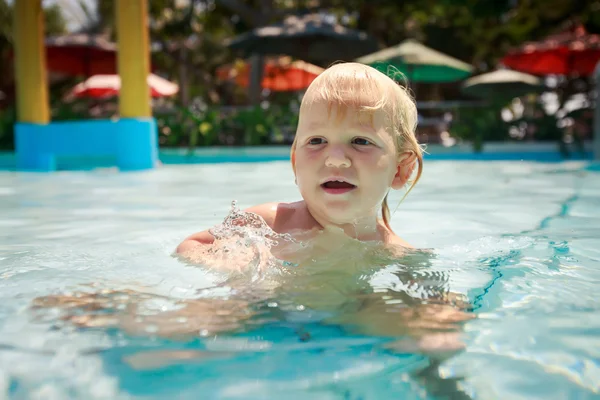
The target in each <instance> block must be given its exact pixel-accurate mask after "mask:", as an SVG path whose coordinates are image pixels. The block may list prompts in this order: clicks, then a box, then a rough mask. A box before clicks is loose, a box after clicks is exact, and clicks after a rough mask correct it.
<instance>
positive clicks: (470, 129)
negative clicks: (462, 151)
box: [450, 106, 509, 152]
mask: <svg viewBox="0 0 600 400" xmlns="http://www.w3.org/2000/svg"><path fill="white" fill-rule="evenodd" d="M500 111H501V106H490V107H485V108H481V107H478V108H461V109H460V111H456V112H455V121H453V123H452V127H451V130H450V132H451V134H452V136H454V137H456V138H459V139H462V140H465V141H468V142H471V143H472V144H473V150H475V151H477V152H479V151H481V150H482V149H483V143H484V142H486V141H503V140H506V139H508V138H509V136H508V130H509V124H507V123H506V122H504V121H503V120H502V118H500Z"/></svg>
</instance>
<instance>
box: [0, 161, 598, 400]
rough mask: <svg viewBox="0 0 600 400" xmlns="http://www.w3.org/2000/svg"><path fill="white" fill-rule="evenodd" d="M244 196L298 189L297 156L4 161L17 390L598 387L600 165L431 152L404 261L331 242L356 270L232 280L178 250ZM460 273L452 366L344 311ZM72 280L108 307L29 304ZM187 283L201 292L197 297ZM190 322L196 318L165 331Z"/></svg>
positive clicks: (9, 374) (1, 209) (433, 286)
mask: <svg viewBox="0 0 600 400" xmlns="http://www.w3.org/2000/svg"><path fill="white" fill-rule="evenodd" d="M400 195H401V194H400V193H398V194H396V195H395V197H393V198H392V202H391V204H392V205H393V204H396V203H397V200H399V199H400ZM233 199H237V200H238V205H239V206H240V207H241V208H244V207H247V206H251V205H254V204H258V203H263V202H267V201H295V200H297V199H298V193H297V189H296V187H295V185H294V180H293V177H292V173H291V170H290V168H289V165H288V164H287V163H285V162H273V163H256V164H218V165H188V166H168V167H163V168H160V169H158V170H155V171H151V172H143V173H132V174H119V173H115V172H114V171H111V170H106V171H97V172H85V173H78V172H61V173H56V174H51V175H45V174H16V173H10V172H3V173H0V296H1V301H0V398H11V399H13V398H14V399H30V398H39V399H68V398H80V399H100V398H101V399H120V398H132V399H137V398H140V399H150V398H152V399H154V398H157V399H158V398H178V399H197V398H206V399H211V398H240V399H263V398H269V399H277V398H286V399H306V398H311V399H313V398H314V399H387V398H403V399H413V398H415V399H418V398H419V399H420V398H444V397H443V396H446V397H445V398H457V399H458V398H473V399H535V398H539V399H566V398H569V399H592V398H598V396H600V302H599V301H598V300H597V298H598V296H597V291H598V289H599V288H600V272H599V271H600V269H599V268H600V262H599V260H600V250H599V249H600V207H599V206H600V174H598V173H593V172H587V171H585V170H584V169H582V165H581V164H575V163H573V164H536V163H522V162H485V163H479V162H430V163H428V164H427V165H426V169H425V174H424V176H423V179H422V181H421V182H420V183H419V184H418V186H417V188H416V189H415V190H414V191H413V192H412V193H411V194H410V195H409V197H408V198H407V199H406V200H405V201H404V202H403V203H402V204H401V206H400V207H399V208H398V210H397V211H396V213H395V214H394V217H393V221H392V226H393V227H394V229H395V231H396V232H397V233H399V234H400V235H401V236H402V237H403V238H404V239H405V240H407V241H409V242H411V243H412V244H413V245H415V246H418V247H420V248H426V249H429V250H430V251H429V252H418V253H415V254H412V255H409V256H407V257H405V258H401V259H397V260H393V259H390V258H386V256H382V255H381V254H378V253H377V252H376V251H373V249H370V248H360V247H356V246H355V247H354V248H353V249H347V250H348V252H347V254H346V257H348V260H350V259H351V260H354V262H349V261H348V260H346V259H344V258H343V256H342V255H340V254H338V255H335V256H334V257H337V259H331V260H330V261H331V265H337V264H340V263H342V264H343V262H347V265H348V269H347V270H346V272H344V270H343V269H340V268H339V266H337V267H336V268H333V267H332V268H330V269H328V268H327V267H325V268H321V269H317V268H316V265H318V263H317V264H315V265H313V266H312V269H306V270H301V269H299V268H300V267H301V266H294V265H293V264H287V263H284V262H281V263H278V262H276V263H274V264H269V267H271V268H267V269H266V271H267V272H265V269H263V270H260V269H258V268H254V269H252V268H250V269H251V270H252V271H254V272H257V273H256V274H254V275H252V274H251V276H246V277H245V278H247V280H246V281H244V279H245V278H244V279H236V280H235V281H231V280H228V278H227V276H225V275H224V274H216V273H211V272H208V271H207V270H206V269H203V268H201V267H196V266H191V265H189V264H186V263H184V262H182V261H180V260H178V259H176V258H174V257H172V256H171V254H172V252H173V250H174V248H175V247H176V245H177V244H178V243H179V242H180V241H181V240H182V239H183V238H184V237H185V236H187V235H188V234H190V233H192V232H195V231H198V230H202V229H206V228H209V227H211V226H215V225H218V224H219V223H221V222H222V221H223V220H224V218H225V217H226V216H227V215H228V213H229V212H230V205H231V201H232V200H233ZM240 237H243V235H242V236H239V235H238V237H237V239H239V238H240ZM237 239H236V240H237ZM246 239H248V238H247V237H246ZM253 240H254V241H253ZM257 241H258V242H259V244H264V243H265V242H260V239H256V238H255V239H252V240H250V242H251V243H250V245H251V247H252V245H253V244H256V243H257ZM234 251H235V250H234ZM253 251H254V250H253ZM361 252H362V253H365V254H367V253H368V254H367V255H366V256H364V257H362V256H361ZM369 252H371V253H369ZM219 256H220V257H222V261H224V262H226V261H227V259H226V257H227V256H225V255H224V254H219ZM263 256H264V255H263ZM263 256H261V255H260V254H259V255H258V256H257V257H258V258H256V259H255V261H256V260H258V261H256V262H255V264H252V265H255V266H256V265H259V264H261V260H263V261H264V258H262V259H261V258H260V257H263ZM361 257H362V258H361ZM356 260H359V261H356ZM270 261H272V260H270ZM317 261H318V260H317ZM328 262H329V260H328ZM385 264H387V265H385ZM263 266H264V265H263ZM294 268H296V269H294ZM303 271H309V272H310V274H309V273H306V272H303ZM244 282H246V283H247V284H246V285H245V286H244ZM110 290H113V291H116V292H110ZM448 290H449V291H452V292H455V293H462V294H464V295H466V296H467V297H468V300H469V302H470V304H471V307H470V309H471V311H467V312H469V313H470V312H472V313H474V314H475V315H477V317H478V318H476V319H473V320H470V321H468V322H466V323H464V325H463V331H464V332H465V342H466V349H465V350H464V351H463V352H460V353H458V354H456V355H454V356H452V357H450V358H448V359H446V360H445V361H444V362H443V363H442V364H441V366H440V367H439V368H437V370H438V374H437V375H439V376H438V378H437V379H433V378H432V379H429V378H425V379H423V378H422V376H423V372H422V371H423V370H424V369H425V368H426V366H427V365H428V364H429V359H428V357H427V356H424V355H420V354H417V353H411V352H408V351H389V348H388V347H386V344H389V343H390V338H389V336H388V337H386V336H385V335H379V334H375V333H373V334H366V333H365V331H366V330H368V329H369V328H368V327H367V328H365V329H353V328H352V327H351V326H350V325H351V324H348V321H345V322H344V321H343V316H344V313H346V315H350V316H352V315H353V314H352V313H357V310H358V309H359V307H358V306H356V305H355V304H354V303H353V302H352V301H348V299H350V300H353V299H355V298H356V297H357V296H358V295H365V294H366V295H375V296H377V295H381V296H383V295H389V296H388V298H389V299H391V300H396V301H399V300H398V299H401V300H402V301H401V302H403V303H410V301H409V300H407V299H417V300H415V303H418V299H425V298H427V297H428V296H435V295H436V294H438V292H439V293H441V292H445V291H448ZM73 293H91V294H92V296H91V297H88V298H86V297H85V296H84V295H80V296H81V297H80V299H83V300H82V301H84V302H85V301H86V299H87V300H89V299H90V298H91V299H92V306H89V304H88V307H87V308H86V306H85V304H83V305H81V304H79V305H78V306H77V307H75V306H73V307H72V308H71V309H70V310H69V313H70V315H69V317H70V319H65V318H64V317H65V311H64V307H62V308H61V307H49V303H48V301H51V300H47V302H46V303H42V305H43V306H44V305H45V307H41V308H39V309H36V308H35V307H32V304H38V305H40V303H39V302H40V300H39V298H40V297H42V298H43V297H44V296H51V295H64V294H67V295H68V294H73ZM357 293H358V294H357ZM36 299H38V300H36ZM48 299H53V297H50V298H48ZM36 301H37V303H36ZM185 301H191V302H195V303H193V304H194V305H195V307H196V308H194V307H192V308H190V309H189V310H188V312H186V313H183V312H182V311H181V310H182V304H185V303H184V302H185ZM220 301H221V302H223V303H219V302H220ZM411 301H412V300H411ZM236 302H238V303H236ZM239 302H241V303H239ZM389 303H392V304H393V302H392V301H390V302H389ZM215 304H216V305H215ZM221 304H226V306H225V307H221V306H220V305H221ZM240 304H241V305H240ZM245 304H251V305H253V309H254V311H256V315H249V314H247V311H246V307H245V306H244V305H245ZM50 305H52V304H50ZM71 305H72V304H71ZM63 306H64V304H63ZM388 306H389V304H388V305H386V306H385V307H388ZM344 307H346V308H344ZM385 307H384V308H383V312H386V311H389V310H391V309H390V308H385ZM359 311H360V310H359ZM379 311H381V309H380V310H379ZM336 314H337V315H336ZM211 315H214V316H215V317H214V318H210V316H211ZM340 315H341V317H342V318H341V320H342V322H340V323H339V324H336V323H334V320H335V317H336V316H337V317H339V316H340ZM389 315H390V316H389V317H388V319H389V320H390V321H394V320H393V318H396V317H395V316H394V314H393V313H390V314H389ZM119 318H121V319H119ZM350 318H354V317H350ZM115 321H116V323H114V322H115ZM86 324H87V325H94V324H96V325H97V327H96V328H89V327H87V328H83V327H82V325H86ZM181 327H183V328H188V332H186V335H184V336H182V337H179V338H176V339H174V338H165V337H164V335H162V334H163V333H165V332H164V331H165V330H167V331H168V330H169V329H171V330H173V331H177V330H178V329H180V328H181ZM355 328H356V327H355ZM359 328H360V327H359ZM183 330H185V329H183ZM166 333H169V332H166ZM171 333H172V332H171ZM165 354H166V355H167V356H166V357H165V356H164V355H165ZM436 396H437V397H436Z"/></svg>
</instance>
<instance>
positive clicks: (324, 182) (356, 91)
mask: <svg viewBox="0 0 600 400" xmlns="http://www.w3.org/2000/svg"><path fill="white" fill-rule="evenodd" d="M416 123H417V110H416V106H415V103H414V101H413V100H412V99H411V97H410V95H409V94H408V93H407V91H406V89H404V88H403V87H402V86H400V85H398V84H397V83H396V82H394V81H393V80H392V79H390V78H389V77H387V76H386V75H384V74H382V73H381V72H379V71H377V70H375V69H374V68H371V67H368V66H365V65H362V64H356V63H345V64H337V65H334V66H332V67H330V68H329V69H327V70H326V71H325V72H323V73H322V74H321V75H319V77H317V79H315V80H314V81H313V83H312V84H311V85H310V87H309V88H308V90H307V92H306V94H305V96H304V98H303V101H302V104H301V107H300V118H299V124H298V129H297V133H296V138H295V141H294V143H293V145H292V150H291V162H292V168H293V170H294V174H295V176H296V182H297V185H298V188H299V190H300V193H301V195H302V200H301V201H298V202H295V203H268V204H263V205H258V206H255V207H251V208H250V209H248V210H246V211H247V212H249V213H251V214H249V215H250V216H251V218H249V219H245V218H241V219H240V221H241V222H242V223H244V224H246V225H244V226H243V228H246V227H248V226H250V227H252V228H257V229H256V232H259V233H260V232H265V231H269V232H267V233H269V234H270V233H272V232H270V230H272V231H274V232H275V234H276V235H275V236H277V235H278V234H279V235H283V234H285V235H286V236H285V237H291V238H293V239H296V240H295V241H293V243H292V244H297V243H310V245H308V246H300V247H298V246H292V249H291V250H290V249H289V248H288V249H282V246H280V245H279V244H277V245H275V246H274V247H271V246H270V245H268V246H262V247H261V246H254V247H253V246H246V245H245V244H248V243H247V242H242V241H239V239H240V238H241V239H244V236H243V235H244V233H245V231H244V230H242V232H241V233H240V235H239V236H238V237H234V238H233V239H235V240H233V241H230V239H231V238H229V237H222V236H221V232H220V231H219V229H217V230H216V231H215V230H212V231H208V230H207V231H203V232H199V233H195V234H193V235H191V236H190V237H188V238H187V239H185V240H184V241H183V242H182V243H181V244H180V245H179V246H178V247H177V253H178V254H179V255H181V256H182V257H184V258H187V259H189V260H192V261H199V262H200V263H202V264H204V265H205V266H209V267H211V266H217V269H226V268H229V267H232V266H233V268H234V269H242V270H244V269H246V270H251V269H253V268H251V267H248V266H250V265H254V266H255V267H256V265H257V262H256V260H259V262H258V264H261V263H262V262H261V261H260V260H266V261H267V262H265V263H264V266H265V267H266V268H267V269H268V268H269V267H270V266H272V265H276V264H273V263H271V261H272V260H273V257H271V256H275V258H277V259H279V260H285V261H287V262H290V263H291V265H294V264H297V265H298V266H300V268H291V269H290V271H291V273H289V274H282V275H281V280H280V281H279V280H278V277H280V276H279V275H276V276H275V277H274V279H270V278H273V277H272V276H268V279H262V280H259V281H258V282H254V283H253V284H251V285H249V284H248V282H245V281H240V282H239V284H238V285H237V286H236V285H234V283H235V281H229V280H228V281H226V283H227V285H230V286H235V287H236V293H237V297H235V296H233V295H232V298H227V299H213V298H203V297H201V298H198V299H192V300H186V301H183V300H182V301H180V303H181V305H182V306H183V308H181V309H177V310H174V311H167V312H164V313H160V314H157V315H151V316H140V315H137V314H138V313H137V311H135V310H137V309H136V307H137V304H138V303H139V304H142V303H143V301H144V300H145V299H146V297H147V296H148V295H146V294H143V293H141V294H140V293H131V292H128V293H126V294H127V296H125V298H126V299H127V302H128V308H127V309H128V310H129V313H125V314H124V315H120V314H119V315H117V316H116V317H112V316H111V318H110V319H109V320H108V321H107V320H106V318H105V320H102V316H100V318H99V317H98V316H88V315H83V316H82V315H81V313H78V312H72V313H71V314H70V315H69V314H68V315H67V316H66V317H65V318H68V319H69V320H70V321H72V322H73V323H75V324H77V325H79V326H108V325H110V324H116V325H117V326H120V327H122V328H123V329H125V330H127V331H129V332H131V333H135V334H139V333H142V334H143V332H146V324H148V323H151V324H152V325H153V327H154V330H153V332H155V333H156V334H161V335H168V336H171V335H181V334H192V335H193V334H197V333H198V332H201V331H202V332H208V334H216V333H219V332H222V331H228V330H235V329H238V328H239V326H241V325H244V324H245V322H246V321H247V320H250V319H251V316H252V315H253V314H254V313H255V312H256V310H254V309H255V308H256V307H259V306H260V304H262V302H264V301H265V300H266V299H282V301H283V303H284V304H285V303H286V302H287V303H291V304H295V305H301V306H302V307H303V308H302V309H304V307H306V308H307V309H311V310H320V311H322V312H324V313H325V314H326V315H328V317H327V318H325V317H324V321H326V322H327V323H331V324H339V325H342V326H348V327H352V329H354V330H356V331H358V332H363V333H368V334H372V335H380V336H385V337H407V336H408V337H411V338H413V339H414V340H413V341H412V342H409V344H408V345H407V344H406V343H403V344H401V345H399V347H401V348H402V349H403V351H406V350H407V349H410V348H412V349H415V351H426V352H434V351H438V352H439V351H454V350H457V349H460V348H461V346H462V344H461V343H460V341H459V340H458V338H457V335H458V333H457V332H458V331H459V330H460V326H459V323H460V322H463V321H466V320H468V319H470V318H471V316H469V315H467V314H466V313H464V312H462V311H461V308H465V307H466V306H461V305H460V304H458V305H457V302H456V301H455V300H454V299H452V298H450V297H451V296H449V295H450V293H446V292H445V290H446V289H445V286H444V285H445V281H443V280H442V281H440V282H439V287H434V288H432V289H430V290H427V289H426V288H425V287H422V289H423V290H421V291H420V292H419V296H416V297H415V298H412V297H411V295H410V294H409V293H405V292H404V291H403V290H401V289H400V288H396V289H394V290H389V291H387V290H386V291H384V292H381V291H375V290H373V288H371V287H370V286H369V287H368V288H367V286H368V285H370V284H369V282H368V281H365V280H364V279H362V278H360V277H361V276H363V275H364V274H369V270H370V269H371V272H373V271H376V270H378V269H381V268H383V267H384V266H386V265H389V264H392V263H394V261H396V260H397V259H398V257H395V255H402V254H403V253H405V252H406V249H407V248H411V246H410V245H409V244H408V243H406V242H405V241H403V240H402V239H400V238H399V237H398V236H397V235H396V234H395V233H394V232H393V231H392V229H391V227H390V224H389V221H390V212H389V208H388V204H387V196H388V193H389V192H390V190H392V189H402V188H404V187H405V186H407V183H408V182H409V179H410V178H411V176H412V175H413V173H414V171H415V169H417V172H416V179H415V180H414V181H413V182H412V184H411V186H410V187H409V190H410V189H411V188H412V187H413V186H414V185H415V183H416V181H417V180H418V179H419V177H420V176H421V172H422V168H423V165H422V161H423V160H422V151H421V148H420V147H419V144H418V143H417V140H416V138H415V127H416ZM235 215H240V214H235ZM228 218H229V217H228ZM263 220H264V221H263ZM228 221H229V219H228ZM267 226H268V228H270V230H269V229H266V230H265V229H263V227H267ZM211 232H212V233H211ZM213 234H214V235H213ZM249 239H254V238H252V237H251V238H249ZM249 242H252V240H249ZM258 242H260V241H258ZM242 243H243V244H242ZM288 243H289V242H288ZM382 245H383V248H384V249H385V253H386V254H387V253H390V255H392V257H386V256H382V255H381V253H380V252H379V250H380V249H381V248H382ZM283 247H285V244H284V246H283ZM257 248H258V250H257ZM387 248H390V249H392V251H391V252H388V251H387ZM286 250H287V251H286ZM282 254H283V255H282ZM219 257H222V259H220V260H219ZM228 257H232V258H228ZM215 259H216V261H214V260H215ZM223 261H225V262H223ZM255 267H254V268H255ZM260 267H261V265H259V268H258V269H261V268H260ZM418 272H419V271H418V268H417V269H416V273H414V274H413V273H412V272H411V270H410V269H407V270H406V271H405V273H404V274H405V276H404V277H403V281H405V282H407V283H410V282H411V281H413V278H414V279H419V274H418ZM234 275H235V274H234ZM431 281H432V280H431V279H429V280H428V283H427V285H430V286H431V285H433V286H435V284H434V283H432V282H431ZM413 283H414V285H413ZM408 286H409V287H411V288H413V289H414V288H415V287H417V286H418V284H417V283H415V282H414V281H413V282H412V283H411V284H410V285H408ZM428 292H430V294H431V296H430V297H431V298H428V299H427V301H424V299H423V298H421V296H422V295H423V294H426V293H428ZM114 294H116V295H119V292H118V291H116V292H114V293H113V292H110V291H109V292H103V293H100V294H92V295H84V296H77V297H73V296H62V295H61V296H46V297H44V298H41V299H38V300H37V302H36V306H37V307H42V308H46V307H63V308H66V309H67V310H71V309H73V310H77V309H78V308H80V307H90V305H94V307H96V308H94V309H104V308H107V307H112V306H110V302H111V301H113V300H112V296H113V295H114ZM138 298H139V300H136V299H138ZM391 298H394V299H396V300H398V301H389V300H390V299H391ZM272 301H274V300H272ZM349 305H351V306H349ZM132 310H133V311H132ZM341 310H344V312H341ZM182 317H184V320H185V321H186V322H184V323H182V322H177V321H180V320H181V319H182Z"/></svg>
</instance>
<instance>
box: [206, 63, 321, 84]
mask: <svg viewBox="0 0 600 400" xmlns="http://www.w3.org/2000/svg"><path fill="white" fill-rule="evenodd" d="M321 72H323V68H321V67H319V66H316V65H314V64H310V63H307V62H304V61H293V60H292V58H291V57H275V58H269V59H268V60H266V62H265V66H264V71H263V79H262V84H261V87H262V88H263V89H269V90H271V91H275V92H286V91H298V90H304V89H306V88H307V87H308V86H309V85H310V84H311V82H312V81H313V80H314V79H315V78H316V77H317V76H318V75H319V74H320V73H321ZM217 77H218V78H219V79H221V80H234V81H235V83H236V84H238V85H240V86H242V87H247V86H248V85H249V83H250V64H249V63H247V62H244V61H240V62H236V63H234V64H228V65H223V66H221V67H219V68H217Z"/></svg>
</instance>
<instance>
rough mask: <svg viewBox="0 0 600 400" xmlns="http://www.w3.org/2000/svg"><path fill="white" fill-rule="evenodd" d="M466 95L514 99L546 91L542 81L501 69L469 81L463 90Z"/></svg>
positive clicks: (464, 84) (465, 83)
mask: <svg viewBox="0 0 600 400" xmlns="http://www.w3.org/2000/svg"><path fill="white" fill-rule="evenodd" d="M461 90H462V92H463V93H464V94H467V95H469V96H473V97H482V98H487V99H493V98H502V99H507V98H514V97H519V96H523V95H526V94H530V93H541V92H543V91H544V90H546V87H545V86H544V84H543V82H542V80H541V79H540V78H538V77H537V76H534V75H529V74H525V73H523V72H517V71H512V70H509V69H500V70H497V71H493V72H488V73H485V74H481V75H477V76H474V77H472V78H469V79H467V80H466V81H465V82H464V83H463V85H462V88H461Z"/></svg>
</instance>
